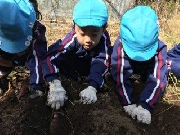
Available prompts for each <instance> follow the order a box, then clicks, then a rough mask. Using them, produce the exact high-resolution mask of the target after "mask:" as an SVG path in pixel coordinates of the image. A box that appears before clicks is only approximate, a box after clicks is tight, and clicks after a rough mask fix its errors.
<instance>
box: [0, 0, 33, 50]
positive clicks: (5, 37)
mask: <svg viewBox="0 0 180 135" xmlns="http://www.w3.org/2000/svg"><path fill="white" fill-rule="evenodd" d="M35 20H36V13H35V10H34V7H33V6H32V4H31V3H30V2H29V0H0V49H2V50H3V51H5V52H9V53H18V52H21V51H24V50H25V49H26V48H27V47H28V46H29V45H30V43H31V41H32V28H33V25H34V22H35Z"/></svg>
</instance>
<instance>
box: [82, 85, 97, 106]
mask: <svg viewBox="0 0 180 135" xmlns="http://www.w3.org/2000/svg"><path fill="white" fill-rule="evenodd" d="M96 92H97V91H96V89H95V88H94V87H92V86H88V87H87V88H86V89H84V90H82V91H81V92H80V93H79V96H80V97H81V99H80V101H81V102H83V104H91V103H94V102H96V101H97V96H96Z"/></svg>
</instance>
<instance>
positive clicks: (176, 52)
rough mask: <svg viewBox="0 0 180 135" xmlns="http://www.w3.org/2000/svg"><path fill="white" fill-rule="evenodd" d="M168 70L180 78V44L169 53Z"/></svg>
mask: <svg viewBox="0 0 180 135" xmlns="http://www.w3.org/2000/svg"><path fill="white" fill-rule="evenodd" d="M166 63H167V66H168V70H169V71H171V72H172V73H173V75H175V76H176V77H177V78H178V79H179V78H180V44H176V45H174V46H173V47H172V48H171V49H170V50H169V51H168V52H167V61H166Z"/></svg>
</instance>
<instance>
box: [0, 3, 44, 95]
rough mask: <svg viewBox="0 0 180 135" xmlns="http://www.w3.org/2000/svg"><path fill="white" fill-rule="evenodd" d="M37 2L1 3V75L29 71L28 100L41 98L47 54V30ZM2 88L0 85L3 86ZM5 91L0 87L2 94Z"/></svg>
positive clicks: (2, 76)
mask: <svg viewBox="0 0 180 135" xmlns="http://www.w3.org/2000/svg"><path fill="white" fill-rule="evenodd" d="M39 17H40V12H39V11H38V5H37V1H36V0H0V76H1V79H3V78H4V77H6V76H7V75H8V74H9V73H10V72H11V70H12V69H13V68H14V67H15V66H25V65H26V63H27V67H28V68H29V70H30V84H31V90H32V93H31V94H32V95H30V97H31V98H34V97H37V96H42V88H43V87H42V84H43V75H42V69H41V64H42V59H43V56H45V55H46V53H47V42H46V37H45V32H46V28H45V26H44V25H42V24H41V23H40V22H39V21H38V20H37V19H39ZM3 86H4V85H0V87H3ZM5 90H6V88H4V87H3V88H1V89H0V91H1V94H2V93H3V92H4V91H5Z"/></svg>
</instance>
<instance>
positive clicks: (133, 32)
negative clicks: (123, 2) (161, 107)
mask: <svg viewBox="0 0 180 135" xmlns="http://www.w3.org/2000/svg"><path fill="white" fill-rule="evenodd" d="M158 36H159V24H158V17H157V14H156V13H155V11H154V10H153V9H152V8H150V7H149V6H136V7H134V8H133V9H131V10H129V11H127V12H126V13H125V14H124V15H123V16H122V19H121V23H120V36H118V38H117V40H116V41H115V43H114V48H113V53H112V57H111V68H112V70H111V73H112V76H113V79H114V80H115V82H116V91H117V94H118V98H119V100H120V103H121V104H122V106H123V109H124V110H125V112H127V113H128V114H129V115H130V116H131V117H132V118H133V119H137V121H139V122H142V123H146V124H150V123H151V113H152V110H153V108H154V106H155V105H156V104H157V103H158V102H159V100H160V98H161V96H162V94H163V92H164V89H165V87H166V84H167V75H166V73H167V68H166V56H167V46H166V45H165V44H164V43H163V42H162V41H160V40H159V39H158ZM133 75H136V76H139V77H141V80H142V81H144V82H145V87H144V88H143V91H142V92H141V95H140V99H139V101H136V100H135V99H134V98H133V96H132V93H133V86H132V82H131V78H132V76H133Z"/></svg>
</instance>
